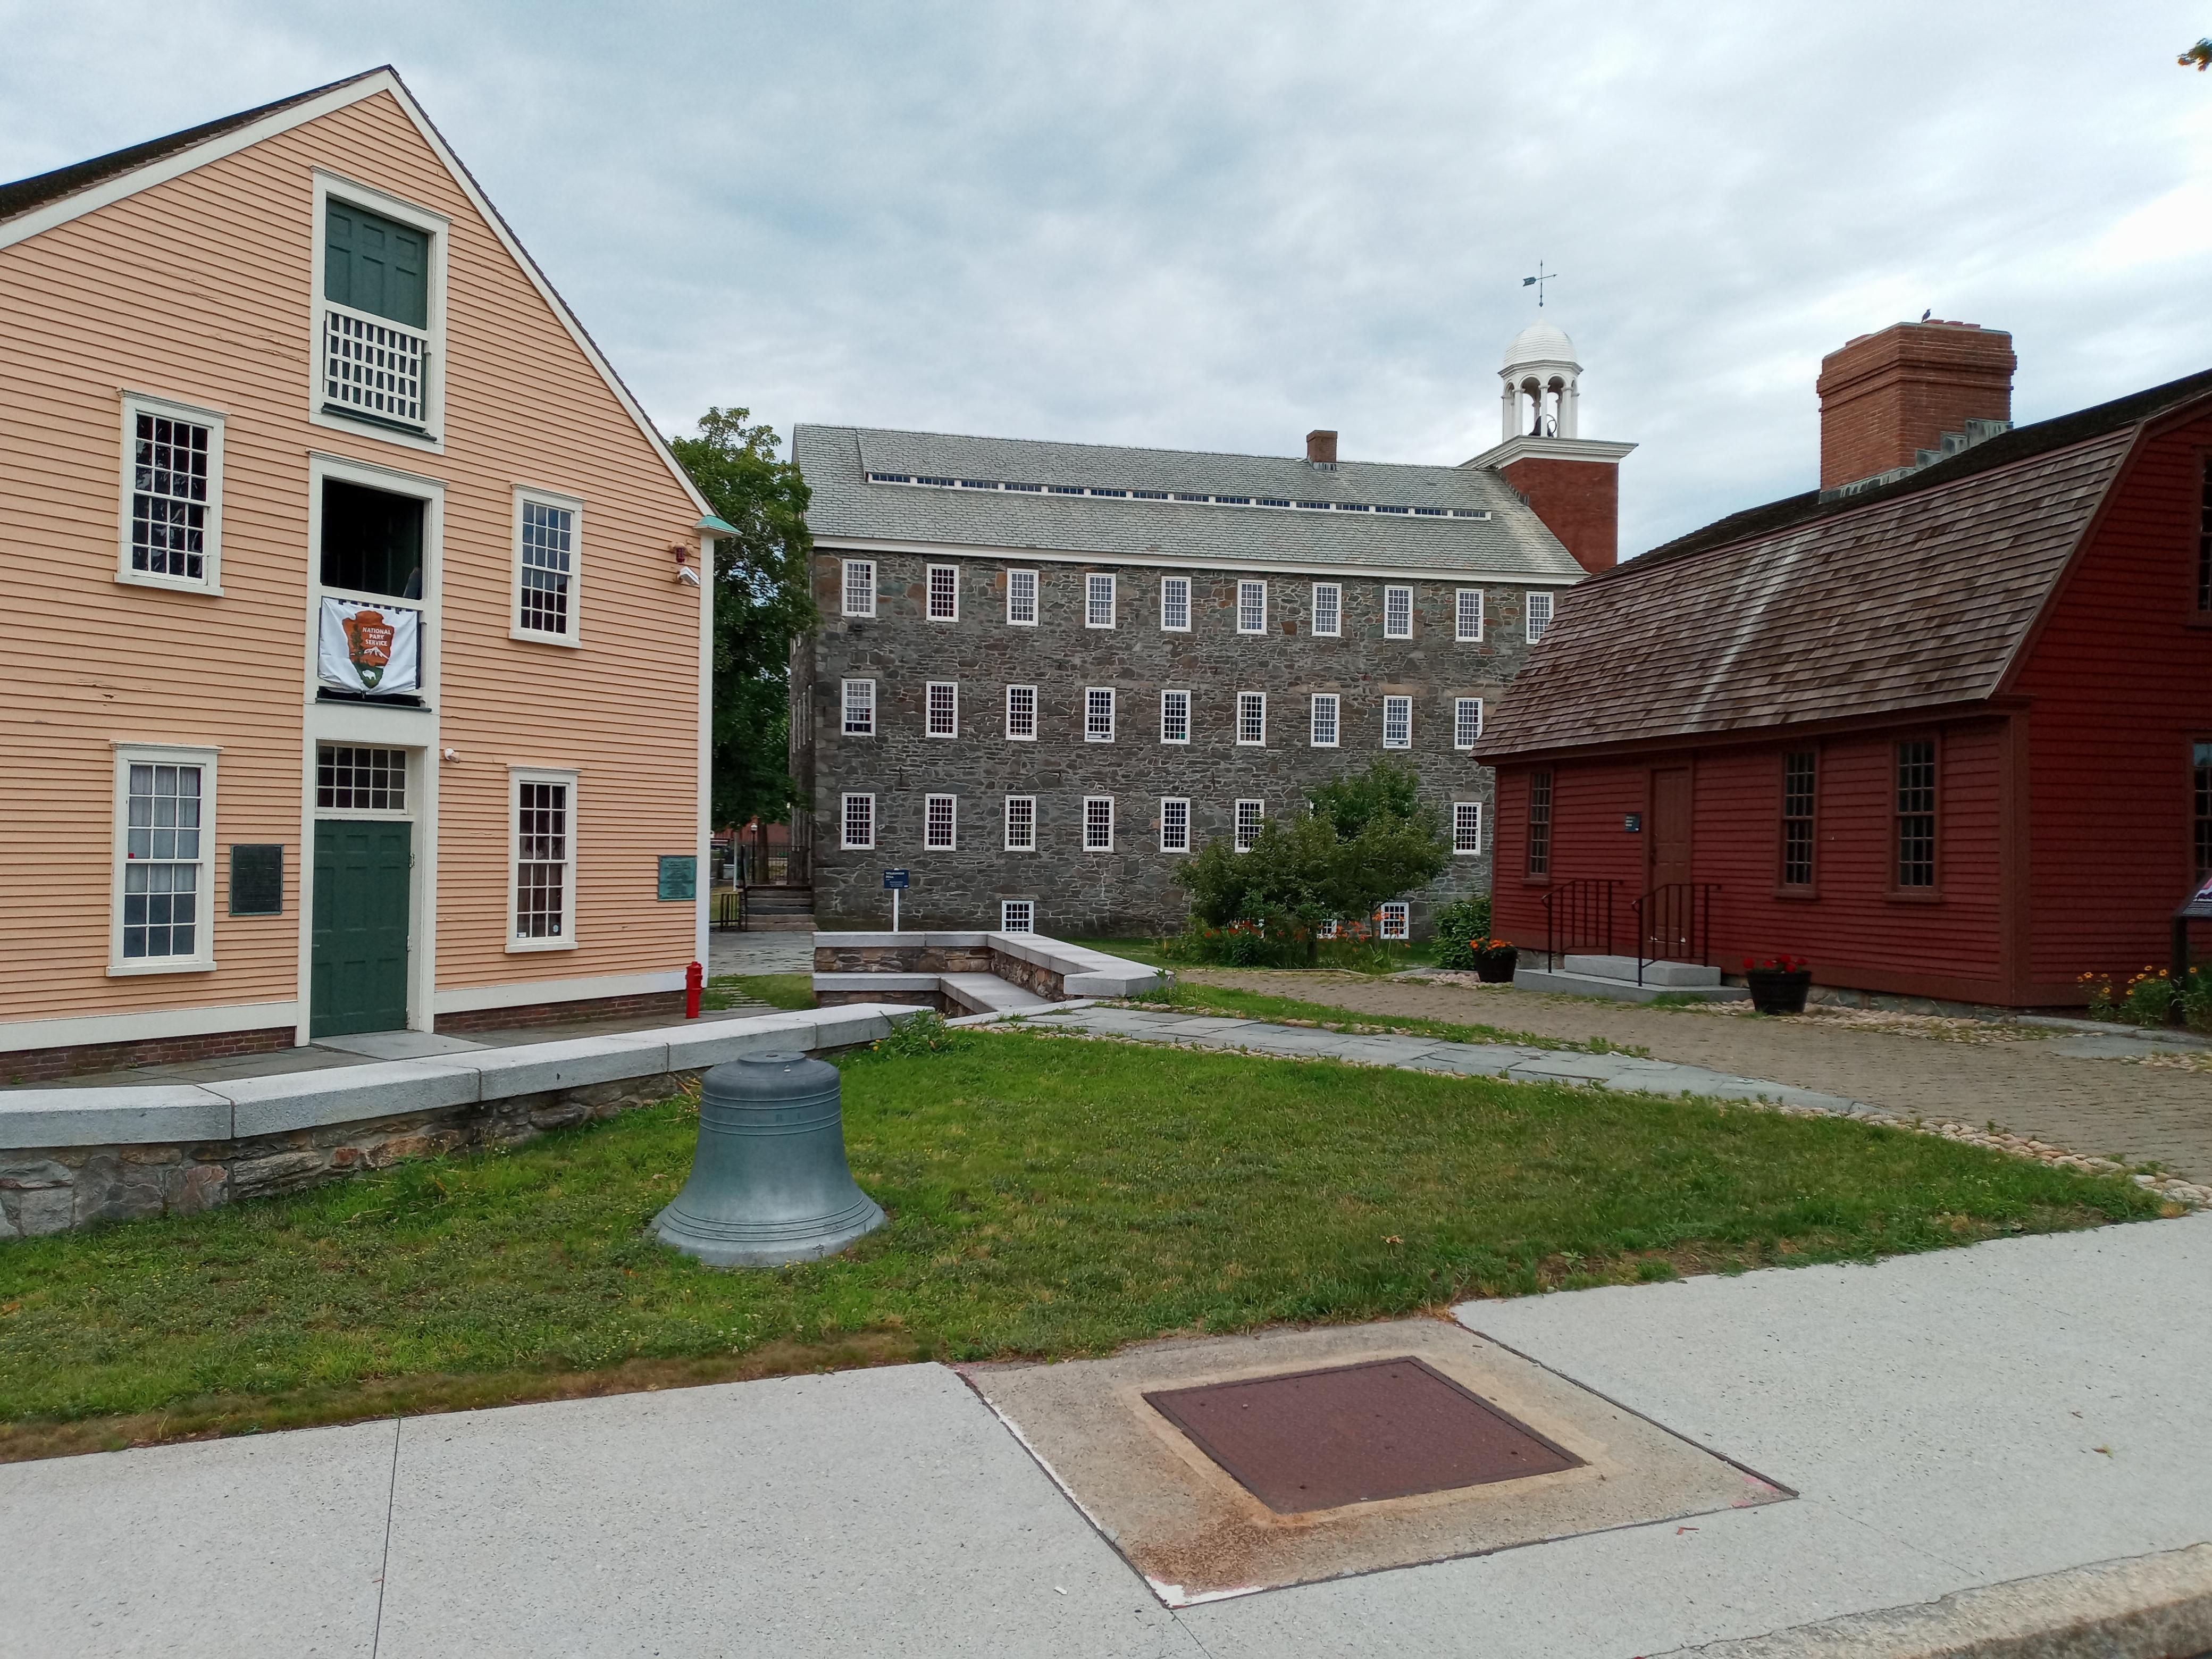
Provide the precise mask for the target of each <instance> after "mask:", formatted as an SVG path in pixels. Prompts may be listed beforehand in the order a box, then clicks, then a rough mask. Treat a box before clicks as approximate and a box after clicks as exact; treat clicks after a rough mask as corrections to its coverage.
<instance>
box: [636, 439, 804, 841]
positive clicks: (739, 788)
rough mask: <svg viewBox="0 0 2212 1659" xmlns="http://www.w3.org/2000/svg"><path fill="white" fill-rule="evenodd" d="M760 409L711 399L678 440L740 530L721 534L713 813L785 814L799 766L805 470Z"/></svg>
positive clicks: (709, 494)
mask: <svg viewBox="0 0 2212 1659" xmlns="http://www.w3.org/2000/svg"><path fill="white" fill-rule="evenodd" d="M751 418H752V411H751V410H744V409H710V410H708V411H707V413H706V414H705V416H702V418H701V420H700V422H699V433H698V435H697V436H696V437H693V438H678V439H676V440H675V441H673V442H671V444H670V445H669V447H670V448H671V449H672V450H674V451H675V453H676V459H678V461H680V462H681V463H683V465H684V471H686V472H689V473H690V475H691V482H692V483H694V484H696V485H697V486H698V489H699V493H700V494H701V495H704V496H705V497H706V498H707V503H708V506H709V507H712V508H713V509H714V513H715V515H716V516H717V517H719V518H720V519H722V520H726V522H728V523H730V524H732V525H735V526H737V529H738V533H737V534H736V535H734V536H724V537H721V538H719V539H717V540H716V542H715V543H714V736H713V763H714V809H713V810H714V822H715V823H718V824H724V823H745V822H746V821H747V820H749V819H750V818H752V817H756V816H757V817H761V818H763V819H769V820H779V821H780V820H781V819H783V818H785V817H788V816H789V814H790V811H791V804H792V802H793V800H795V799H797V798H798V787H797V785H796V784H795V783H794V782H793V779H792V776H791V761H790V756H789V752H788V751H789V739H790V733H791V641H792V639H793V636H794V635H799V634H803V633H805V631H806V630H808V629H811V628H812V627H813V626H814V623H815V621H816V614H815V609H814V599H813V596H812V593H811V592H810V586H809V583H808V580H807V563H808V555H809V553H810V552H811V550H812V548H813V538H811V537H810V536H809V535H808V534H807V533H806V520H805V513H806V502H807V489H806V481H805V479H804V478H802V477H799V468H798V466H797V465H795V464H794V463H793V462H790V461H787V460H781V459H778V458H777V455H776V450H777V447H778V446H779V445H780V444H781V439H779V438H778V437H777V436H776V435H775V429H774V428H771V427H769V426H766V425H760V426H752V425H748V424H747V422H749V421H750V420H751Z"/></svg>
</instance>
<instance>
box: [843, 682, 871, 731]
mask: <svg viewBox="0 0 2212 1659" xmlns="http://www.w3.org/2000/svg"><path fill="white" fill-rule="evenodd" d="M844 714H845V735H846V736H847V737H848V738H872V737H873V736H875V735H876V683H875V682H874V681H873V680H847V681H846V682H845V695H844Z"/></svg>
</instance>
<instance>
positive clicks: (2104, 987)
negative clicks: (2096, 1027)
mask: <svg viewBox="0 0 2212 1659" xmlns="http://www.w3.org/2000/svg"><path fill="white" fill-rule="evenodd" d="M2074 982H2075V984H2076V985H2079V986H2080V987H2081V988H2082V989H2083V990H2084V991H2086V992H2087V994H2088V998H2089V1009H2088V1012H2089V1018H2092V1019H2118V1018H2119V1017H2120V1016H2119V1011H2118V1009H2117V1008H2116V1007H2115V1006H2113V1003H2112V975H2109V974H2081V975H2076V976H2075V981H2074Z"/></svg>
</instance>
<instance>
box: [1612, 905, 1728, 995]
mask: <svg viewBox="0 0 2212 1659" xmlns="http://www.w3.org/2000/svg"><path fill="white" fill-rule="evenodd" d="M1719 890H1720V884H1719V883H1718V882H1717V881H1670V882H1668V883H1667V884H1665V885H1663V886H1660V887H1654V888H1652V889H1651V890H1650V891H1649V892H1647V893H1645V894H1644V896H1642V897H1641V898H1639V899H1638V900H1637V901H1636V902H1635V904H1634V906H1633V907H1632V908H1633V909H1634V910H1635V912H1636V982H1637V983H1638V985H1641V984H1643V983H1644V969H1645V968H1647V967H1648V966H1650V964H1651V963H1655V962H1694V963H1699V964H1700V965H1701V966H1704V967H1707V968H1710V967H1711V966H1712V963H1711V962H1710V961H1709V960H1707V958H1709V957H1711V955H1712V951H1713V895H1714V894H1715V893H1717V892H1718V891H1719Z"/></svg>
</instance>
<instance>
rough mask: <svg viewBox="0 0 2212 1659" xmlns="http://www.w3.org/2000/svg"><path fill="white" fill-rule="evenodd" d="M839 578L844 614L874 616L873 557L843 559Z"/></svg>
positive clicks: (874, 580)
mask: <svg viewBox="0 0 2212 1659" xmlns="http://www.w3.org/2000/svg"><path fill="white" fill-rule="evenodd" d="M841 580H842V585H843V595H844V614H845V615H847V616H848V617H872V616H874V615H875V614H876V562H875V561H874V560H873V559H847V560H845V561H843V562H842V576H841Z"/></svg>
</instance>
